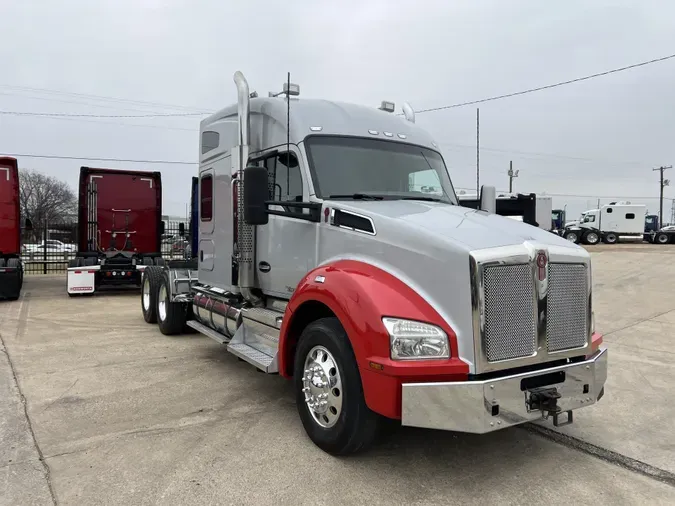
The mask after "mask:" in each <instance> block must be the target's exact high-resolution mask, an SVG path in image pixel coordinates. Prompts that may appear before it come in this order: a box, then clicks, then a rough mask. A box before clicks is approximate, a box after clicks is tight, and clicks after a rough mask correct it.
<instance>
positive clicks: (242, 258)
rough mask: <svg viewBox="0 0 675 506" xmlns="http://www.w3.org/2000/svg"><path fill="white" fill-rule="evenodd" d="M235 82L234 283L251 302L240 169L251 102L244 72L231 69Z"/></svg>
mask: <svg viewBox="0 0 675 506" xmlns="http://www.w3.org/2000/svg"><path fill="white" fill-rule="evenodd" d="M233 78H234V83H235V84H236V86H237V118H238V127H239V128H238V134H239V144H238V145H237V146H236V148H235V150H234V152H233V156H232V165H233V169H235V170H236V171H237V245H236V246H237V249H238V252H237V263H238V268H239V276H238V283H237V284H238V285H239V290H240V293H241V295H242V296H243V297H244V298H245V299H246V300H247V301H249V302H251V303H252V304H254V305H256V304H257V303H259V302H260V298H259V297H257V296H256V295H255V294H254V293H253V292H252V290H251V289H252V288H254V287H255V269H254V266H255V230H254V229H253V226H251V225H248V224H247V223H246V222H245V221H244V170H245V169H246V162H247V161H248V156H249V150H250V145H249V144H250V133H251V126H250V119H251V106H250V95H249V87H248V82H247V81H246V78H245V77H244V74H242V73H241V72H240V71H237V72H235V73H234V77H233Z"/></svg>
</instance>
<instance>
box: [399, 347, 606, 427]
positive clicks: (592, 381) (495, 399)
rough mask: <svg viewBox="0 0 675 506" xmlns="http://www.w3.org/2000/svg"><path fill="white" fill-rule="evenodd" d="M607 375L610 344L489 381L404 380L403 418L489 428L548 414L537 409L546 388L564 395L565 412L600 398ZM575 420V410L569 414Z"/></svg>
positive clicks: (430, 424)
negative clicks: (554, 364)
mask: <svg viewBox="0 0 675 506" xmlns="http://www.w3.org/2000/svg"><path fill="white" fill-rule="evenodd" d="M606 380H607V349H606V348H601V349H599V350H598V351H597V352H596V353H595V354H594V355H593V356H592V357H590V358H589V359H587V360H585V361H583V362H577V363H573V364H565V365H562V366H557V367H551V368H548V369H543V370H539V371H534V372H527V373H521V374H514V375H511V376H504V377H500V378H494V379H491V380H484V381H464V382H454V383H404V384H403V393H402V400H401V423H402V425H408V426H413V427H424V428H429V429H442V430H452V431H458V432H472V433H478V434H483V433H486V432H492V431H495V430H500V429H504V428H506V427H511V426H513V425H518V424H521V423H525V422H531V421H535V420H540V419H542V418H544V412H543V411H542V410H541V409H532V407H531V406H532V401H533V399H535V397H533V396H532V394H533V393H534V395H535V396H538V395H540V392H542V391H544V390H547V391H549V392H550V391H552V390H553V391H554V392H557V394H559V395H560V397H559V398H558V399H557V401H556V404H557V406H558V407H559V408H560V412H561V413H564V412H569V411H572V410H575V409H578V408H583V407H585V406H590V405H592V404H595V403H596V402H597V401H598V400H599V399H600V397H602V394H603V393H604V391H603V389H604V385H605V381H606ZM569 418H570V421H571V415H570V416H569Z"/></svg>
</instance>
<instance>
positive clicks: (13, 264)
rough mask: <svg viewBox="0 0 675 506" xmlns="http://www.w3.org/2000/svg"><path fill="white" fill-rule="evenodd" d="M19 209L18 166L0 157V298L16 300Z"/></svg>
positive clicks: (20, 270) (19, 281) (19, 282)
mask: <svg viewBox="0 0 675 506" xmlns="http://www.w3.org/2000/svg"><path fill="white" fill-rule="evenodd" d="M20 209H21V208H20V203H19V169H18V163H17V161H16V158H10V157H0V299H9V300H16V299H18V298H19V295H20V294H21V288H22V287H23V262H22V261H21V212H20ZM26 227H27V228H30V227H31V224H30V220H28V219H27V220H26Z"/></svg>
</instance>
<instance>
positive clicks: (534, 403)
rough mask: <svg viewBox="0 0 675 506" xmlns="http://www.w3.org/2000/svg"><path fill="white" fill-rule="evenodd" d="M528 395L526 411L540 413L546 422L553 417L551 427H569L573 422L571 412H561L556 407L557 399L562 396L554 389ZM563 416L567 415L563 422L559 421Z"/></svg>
mask: <svg viewBox="0 0 675 506" xmlns="http://www.w3.org/2000/svg"><path fill="white" fill-rule="evenodd" d="M528 393H529V396H528V397H527V398H526V399H525V404H527V410H528V411H541V415H542V418H543V419H544V420H548V417H549V416H553V425H554V426H556V427H563V426H565V425H570V424H571V423H572V422H573V417H572V411H571V410H569V411H562V410H561V409H560V406H558V399H560V397H562V394H561V393H560V392H558V390H556V389H555V388H546V389H542V390H536V391H530V392H528ZM563 414H566V415H567V419H566V420H565V421H562V420H561V415H563Z"/></svg>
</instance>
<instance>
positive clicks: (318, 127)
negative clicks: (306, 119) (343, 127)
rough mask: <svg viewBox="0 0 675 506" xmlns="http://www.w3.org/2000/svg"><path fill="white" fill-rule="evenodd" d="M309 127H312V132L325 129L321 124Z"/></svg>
mask: <svg viewBox="0 0 675 506" xmlns="http://www.w3.org/2000/svg"><path fill="white" fill-rule="evenodd" d="M309 129H310V130H311V131H312V132H320V131H321V130H323V127H320V126H313V127H309Z"/></svg>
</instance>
